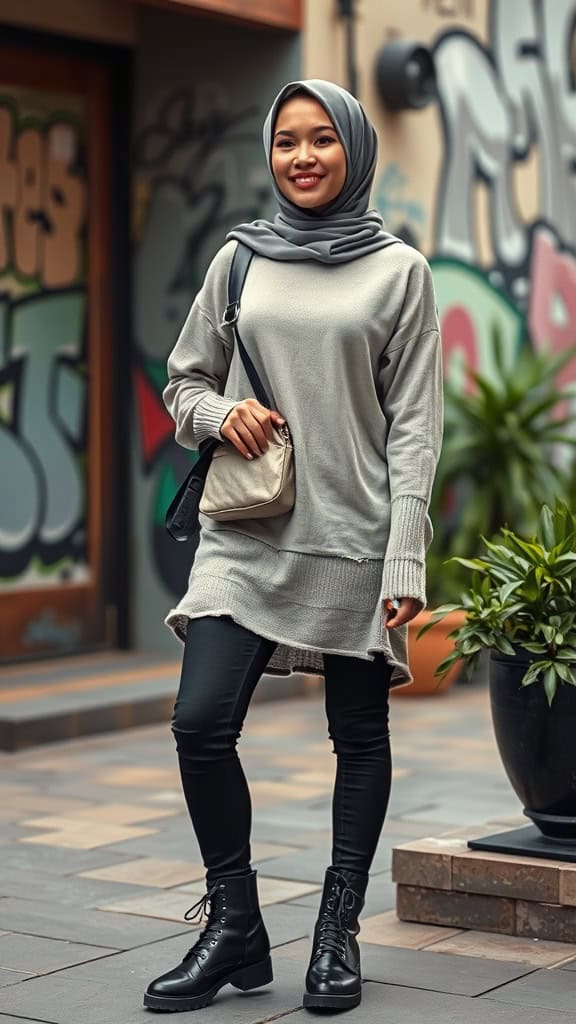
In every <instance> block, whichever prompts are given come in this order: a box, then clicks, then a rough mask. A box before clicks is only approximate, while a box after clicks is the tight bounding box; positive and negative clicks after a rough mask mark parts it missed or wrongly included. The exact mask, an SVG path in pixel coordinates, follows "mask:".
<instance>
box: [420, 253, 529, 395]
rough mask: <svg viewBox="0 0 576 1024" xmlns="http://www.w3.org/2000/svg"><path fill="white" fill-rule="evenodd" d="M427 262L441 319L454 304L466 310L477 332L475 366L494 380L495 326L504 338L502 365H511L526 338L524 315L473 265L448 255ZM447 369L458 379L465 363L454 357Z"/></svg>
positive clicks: (449, 373) (495, 369)
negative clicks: (493, 342) (493, 336)
mask: <svg viewBox="0 0 576 1024" xmlns="http://www.w3.org/2000/svg"><path fill="white" fill-rule="evenodd" d="M430 266H431V268H432V276H433V278H434V288H435V291H436V301H437V304H438V315H439V318H440V323H441V324H442V321H443V318H444V316H445V315H446V313H448V312H449V310H451V309H454V307H461V308H463V309H464V310H465V311H466V313H467V314H468V316H469V317H470V320H471V322H472V324H473V327H474V333H475V336H476V358H477V368H478V370H479V372H480V373H482V374H483V375H485V376H487V377H488V378H490V379H492V380H496V379H497V378H498V376H499V374H498V371H497V368H496V366H495V365H494V358H493V350H492V345H491V341H492V335H493V333H494V331H495V330H498V332H499V334H500V337H501V338H502V340H503V342H504V345H503V356H504V361H505V365H507V366H512V365H513V363H514V360H515V359H516V355H517V353H518V349H519V348H520V346H521V345H522V344H523V342H524V341H525V339H526V325H525V320H524V317H523V316H522V314H521V313H520V312H519V310H518V309H516V307H515V306H514V305H513V303H512V302H510V300H509V299H507V298H506V296H505V295H503V293H502V292H501V291H499V290H498V289H497V288H495V287H494V286H493V285H492V284H491V283H490V281H489V280H488V279H487V277H486V276H485V274H483V273H482V272H481V271H480V270H477V269H476V267H471V266H470V265H469V264H467V263H461V262H460V261H459V260H450V259H431V260H430ZM446 373H447V376H449V377H450V378H451V379H452V380H454V381H455V382H457V380H458V379H462V378H463V374H464V367H463V366H462V365H461V364H459V361H458V360H456V359H453V360H450V363H449V365H448V366H447V367H446Z"/></svg>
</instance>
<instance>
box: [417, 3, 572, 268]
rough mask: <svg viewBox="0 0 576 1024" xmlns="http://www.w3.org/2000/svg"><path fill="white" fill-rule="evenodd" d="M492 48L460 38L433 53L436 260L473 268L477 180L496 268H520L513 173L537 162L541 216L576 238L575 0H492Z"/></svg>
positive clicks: (523, 229)
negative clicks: (440, 130) (438, 139)
mask: <svg viewBox="0 0 576 1024" xmlns="http://www.w3.org/2000/svg"><path fill="white" fill-rule="evenodd" d="M490 11H491V45H490V47H489V48H488V49H487V48H485V47H484V46H482V45H481V44H480V43H479V42H478V41H477V40H476V39H475V38H474V37H473V36H471V35H469V34H467V33H464V32H456V33H453V32H449V33H446V34H445V35H443V36H442V37H441V38H440V40H439V41H438V43H437V45H436V48H435V63H436V71H437V79H438V90H439V97H440V103H441V107H442V113H443V123H444V132H445V162H444V171H443V184H442V191H441V195H440V196H439V207H438V220H437V237H436V248H437V251H438V253H440V254H442V255H446V256H452V257H454V258H456V259H461V260H464V261H466V262H471V263H472V262H478V261H479V255H480V254H479V244H478V239H477V236H476V232H475V224H474V220H473V213H472V211H473V209H474V191H475V189H476V187H477V184H478V183H479V182H482V183H483V184H484V185H485V186H487V187H488V189H489V191H490V198H491V225H490V234H491V242H492V247H493V259H494V262H495V263H497V264H500V266H501V268H502V267H505V268H518V269H519V268H521V267H522V266H523V265H525V264H526V261H527V260H528V257H529V243H530V236H529V230H528V227H527V225H526V224H525V223H524V222H523V219H522V216H521V213H520V210H519V204H518V194H517V183H516V176H515V172H516V170H517V169H518V168H519V166H520V165H521V164H522V163H524V162H526V161H527V160H528V158H530V157H531V156H533V155H534V154H535V152H537V155H538V167H539V178H540V186H539V191H540V195H539V201H538V207H539V211H540V216H541V218H542V219H543V220H545V221H546V222H547V223H548V224H549V225H551V226H552V227H553V228H554V230H555V231H556V232H557V234H558V237H559V238H560V239H562V240H563V241H565V242H573V240H574V239H575V238H576V203H575V199H576V195H575V188H576V180H575V175H576V160H575V157H576V153H575V148H576V98H575V96H574V90H573V85H572V73H571V66H570V55H571V39H572V34H573V32H574V24H575V19H576V5H575V4H574V0H543V2H542V3H536V2H535V0H506V2H505V3H503V2H498V0H494V2H493V4H492V5H491V8H490Z"/></svg>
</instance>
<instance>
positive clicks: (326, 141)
mask: <svg viewBox="0 0 576 1024" xmlns="http://www.w3.org/2000/svg"><path fill="white" fill-rule="evenodd" d="M316 141H317V142H318V143H319V145H322V146H329V145H330V144H331V143H332V142H336V139H333V138H332V136H331V135H321V136H320V137H319V138H318V139H316Z"/></svg>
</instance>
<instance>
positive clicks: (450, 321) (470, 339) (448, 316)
mask: <svg viewBox="0 0 576 1024" xmlns="http://www.w3.org/2000/svg"><path fill="white" fill-rule="evenodd" d="M442 348H443V351H444V365H445V366H446V369H447V370H449V367H450V362H451V359H452V356H453V355H454V353H455V352H458V351H459V350H460V351H461V352H462V353H463V354H464V362H465V364H466V366H467V367H468V368H469V369H470V370H476V369H477V368H478V359H477V344H476V331H475V329H474V324H473V322H472V318H471V316H470V314H469V312H468V310H467V309H465V307H464V306H450V308H449V309H447V310H446V312H445V313H444V315H443V317H442ZM464 387H465V391H466V393H467V394H469V393H470V392H471V391H473V384H472V381H471V380H470V378H469V377H468V376H467V377H466V383H465V386H464Z"/></svg>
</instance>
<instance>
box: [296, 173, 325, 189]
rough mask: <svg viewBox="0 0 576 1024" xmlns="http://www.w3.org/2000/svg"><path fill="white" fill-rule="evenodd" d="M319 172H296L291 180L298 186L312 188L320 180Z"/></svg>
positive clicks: (321, 176)
mask: <svg viewBox="0 0 576 1024" xmlns="http://www.w3.org/2000/svg"><path fill="white" fill-rule="evenodd" d="M322 178H323V175H321V174H298V175H295V176H294V177H293V178H291V181H292V182H293V184H294V185H296V186H297V187H298V188H314V186H315V185H318V184H319V183H320V182H321V181H322Z"/></svg>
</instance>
